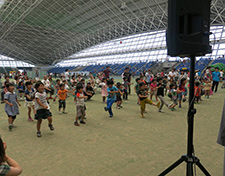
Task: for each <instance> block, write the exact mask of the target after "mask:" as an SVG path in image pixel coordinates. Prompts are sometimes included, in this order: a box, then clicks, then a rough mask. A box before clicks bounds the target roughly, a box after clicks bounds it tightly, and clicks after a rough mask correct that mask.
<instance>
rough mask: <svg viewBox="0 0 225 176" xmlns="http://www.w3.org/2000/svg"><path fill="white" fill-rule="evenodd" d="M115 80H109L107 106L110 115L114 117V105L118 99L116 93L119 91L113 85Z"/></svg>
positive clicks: (106, 109)
mask: <svg viewBox="0 0 225 176" xmlns="http://www.w3.org/2000/svg"><path fill="white" fill-rule="evenodd" d="M113 84H114V82H113V81H112V80H108V81H107V85H108V88H107V92H108V96H107V107H105V111H108V112H109V115H110V116H109V117H113V112H112V105H113V103H114V102H115V100H116V94H117V93H118V89H117V88H116V87H115V86H114V85H113Z"/></svg>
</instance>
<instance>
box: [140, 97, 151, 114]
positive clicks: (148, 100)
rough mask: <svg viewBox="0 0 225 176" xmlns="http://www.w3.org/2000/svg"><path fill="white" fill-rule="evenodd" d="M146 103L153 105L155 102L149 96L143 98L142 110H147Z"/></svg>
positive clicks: (141, 102)
mask: <svg viewBox="0 0 225 176" xmlns="http://www.w3.org/2000/svg"><path fill="white" fill-rule="evenodd" d="M145 104H150V105H152V104H153V101H152V100H150V99H148V98H146V99H144V100H141V101H140V107H141V111H144V110H145Z"/></svg>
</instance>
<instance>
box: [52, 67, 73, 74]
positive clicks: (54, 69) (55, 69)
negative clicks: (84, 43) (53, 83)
mask: <svg viewBox="0 0 225 176" xmlns="http://www.w3.org/2000/svg"><path fill="white" fill-rule="evenodd" d="M75 68H76V67H75V66H74V67H55V68H52V69H50V70H48V73H59V74H60V73H64V72H65V70H66V69H69V70H73V69H75Z"/></svg>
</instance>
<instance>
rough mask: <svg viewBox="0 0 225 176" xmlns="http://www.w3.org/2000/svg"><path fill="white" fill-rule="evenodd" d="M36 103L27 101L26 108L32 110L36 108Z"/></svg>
mask: <svg viewBox="0 0 225 176" xmlns="http://www.w3.org/2000/svg"><path fill="white" fill-rule="evenodd" d="M34 104H35V103H34V101H26V102H25V107H28V108H32V107H33V106H34Z"/></svg>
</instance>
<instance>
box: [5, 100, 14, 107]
mask: <svg viewBox="0 0 225 176" xmlns="http://www.w3.org/2000/svg"><path fill="white" fill-rule="evenodd" d="M5 103H6V104H8V105H9V106H13V104H12V103H9V102H8V100H5Z"/></svg>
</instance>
